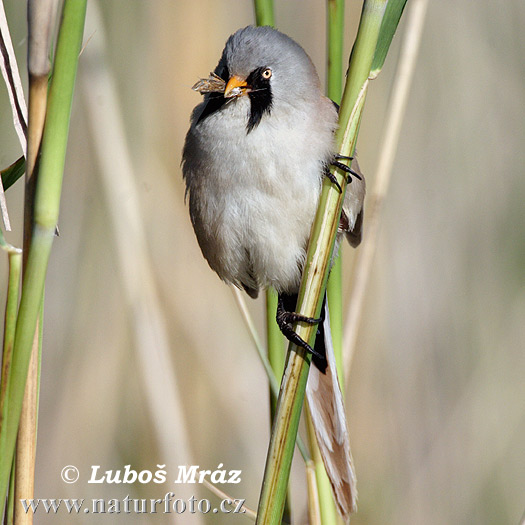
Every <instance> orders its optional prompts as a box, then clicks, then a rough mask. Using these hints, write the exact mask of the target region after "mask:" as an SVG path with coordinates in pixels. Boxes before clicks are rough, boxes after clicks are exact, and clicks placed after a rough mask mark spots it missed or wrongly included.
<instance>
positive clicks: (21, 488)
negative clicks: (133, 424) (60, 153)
mask: <svg viewBox="0 0 525 525" xmlns="http://www.w3.org/2000/svg"><path fill="white" fill-rule="evenodd" d="M27 11H28V12H27V21H28V42H29V44H28V73H29V75H28V76H29V120H28V133H27V135H28V137H27V138H28V142H27V161H26V180H25V205H24V261H23V268H24V271H25V268H26V266H27V254H28V253H29V250H30V246H31V235H32V226H33V218H34V201H35V190H36V183H37V175H38V174H37V169H36V166H37V157H38V152H39V150H40V143H41V140H42V134H43V130H44V122H45V116H46V108H47V88H48V77H49V72H50V62H49V58H48V57H49V48H50V40H51V34H52V29H53V27H54V15H55V12H56V1H55V0H44V1H42V0H39V1H35V0H30V1H29V2H28V9H27ZM40 308H41V310H42V309H43V298H42V301H41V307H40ZM41 319H42V315H40V320H38V321H37V326H36V329H35V334H34V339H33V345H32V350H31V358H30V363H29V370H28V375H27V382H26V387H25V392H24V400H23V403H22V413H21V416H20V424H19V428H18V436H17V445H16V460H15V499H16V500H19V499H22V498H23V499H31V498H33V494H34V480H35V460H36V435H37V413H38V391H39V366H38V363H39V362H40V356H41V350H42V344H41V343H42V339H41ZM15 521H16V523H17V525H24V524H31V523H32V522H33V515H32V514H31V513H25V512H23V511H22V508H21V507H20V506H15Z"/></svg>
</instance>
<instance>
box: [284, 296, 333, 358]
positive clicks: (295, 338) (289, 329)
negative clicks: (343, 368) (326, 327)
mask: <svg viewBox="0 0 525 525" xmlns="http://www.w3.org/2000/svg"><path fill="white" fill-rule="evenodd" d="M322 320H323V319H322V318H315V317H308V316H306V315H301V314H298V313H297V312H288V311H287V310H286V309H285V308H284V302H283V299H282V296H281V295H279V302H278V303H277V315H276V321H277V324H278V325H279V329H280V330H281V332H282V333H283V335H284V336H285V337H286V339H288V341H290V342H292V343H294V344H295V345H297V346H299V347H301V348H304V349H305V350H306V351H307V352H309V353H310V354H312V355H314V356H316V357H317V358H319V359H324V356H322V355H321V354H319V353H318V352H316V351H315V350H314V349H313V348H312V347H311V346H310V345H309V344H308V343H307V342H306V341H305V340H304V339H303V338H302V337H301V336H299V335H297V333H296V332H295V330H294V329H293V326H292V323H295V322H296V321H302V322H304V323H308V324H319V323H320V322H321V321H322Z"/></svg>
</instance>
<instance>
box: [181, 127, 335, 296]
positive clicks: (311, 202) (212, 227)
mask: <svg viewBox="0 0 525 525" xmlns="http://www.w3.org/2000/svg"><path fill="white" fill-rule="evenodd" d="M279 124H280V122H279V120H278V119H276V118H273V119H272V121H271V127H270V125H269V124H268V125H265V123H264V122H262V123H261V124H260V125H259V127H257V128H256V129H255V130H253V131H252V132H251V133H249V134H246V129H245V127H243V126H239V127H238V128H236V129H232V128H226V127H224V126H221V122H220V120H219V121H218V122H213V119H211V118H209V119H206V122H203V123H202V125H201V126H200V129H199V135H198V138H197V137H196V136H193V137H189V139H188V142H187V145H186V147H187V148H188V147H189V148H195V149H196V150H197V151H192V155H191V156H188V157H187V158H192V159H193V158H199V159H200V160H199V162H198V163H192V165H188V163H187V162H188V161H186V163H185V166H184V171H185V177H186V182H187V187H188V192H189V197H190V213H191V218H192V222H193V225H194V228H195V231H196V234H197V238H198V240H199V244H200V246H201V249H202V252H203V254H204V256H205V258H206V259H207V260H208V262H209V264H210V266H211V267H212V268H213V269H214V270H215V271H216V272H217V273H218V274H219V276H220V277H221V278H222V279H223V280H225V281H227V282H230V283H233V284H235V285H237V286H243V287H244V288H246V289H247V291H248V292H249V293H251V295H255V294H256V291H257V290H258V289H259V288H260V287H266V286H273V287H275V288H276V289H277V290H278V291H286V292H294V291H296V290H297V289H298V286H299V282H300V277H301V271H302V267H303V264H304V259H305V254H306V247H307V241H308V237H309V235H310V229H311V225H312V221H313V218H314V216H315V211H316V208H317V202H318V199H319V193H320V188H321V178H322V168H323V162H324V161H325V160H326V159H325V157H327V153H326V152H325V151H319V149H318V148H312V147H311V145H310V144H308V141H306V142H307V143H305V141H304V140H300V139H301V137H303V138H304V136H305V134H304V131H302V130H294V129H289V127H284V126H282V127H280V126H279ZM296 137H297V138H296ZM235 142H237V144H242V147H239V146H237V147H233V145H234V143H235ZM317 142H318V143H319V141H317ZM321 142H322V141H321ZM328 143H329V144H330V142H328ZM209 145H211V147H212V148H213V151H210V150H209V149H208V148H209V147H210V146H209ZM324 149H326V150H328V149H329V148H326V147H325V148H324ZM197 164H198V165H197Z"/></svg>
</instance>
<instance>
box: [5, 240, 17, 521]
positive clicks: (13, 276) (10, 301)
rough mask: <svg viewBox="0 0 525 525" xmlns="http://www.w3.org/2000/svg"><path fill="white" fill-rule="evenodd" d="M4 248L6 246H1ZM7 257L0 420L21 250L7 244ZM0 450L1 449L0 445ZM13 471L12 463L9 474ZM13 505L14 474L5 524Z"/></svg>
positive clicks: (10, 517) (7, 368) (8, 365)
mask: <svg viewBox="0 0 525 525" xmlns="http://www.w3.org/2000/svg"><path fill="white" fill-rule="evenodd" d="M3 248H4V249H5V248H6V246H3ZM7 251H8V257H9V279H8V285H7V300H6V307H5V317H4V345H3V354H2V374H1V380H0V421H2V420H4V419H5V418H6V416H7V411H8V410H9V407H8V404H7V403H6V402H5V401H6V397H5V394H6V391H7V385H8V382H9V376H10V370H11V359H12V351H13V343H14V336H15V328H16V315H17V311H18V297H19V293H20V272H21V267H22V251H21V250H20V249H19V248H14V247H12V246H9V247H8V248H7ZM0 450H3V447H2V445H0ZM13 472H14V464H13V466H12V468H11V474H13ZM14 505H15V485H14V475H12V476H11V479H10V483H9V490H8V497H7V509H6V516H5V521H6V525H10V524H12V523H13V516H14Z"/></svg>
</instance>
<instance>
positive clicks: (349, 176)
mask: <svg viewBox="0 0 525 525" xmlns="http://www.w3.org/2000/svg"><path fill="white" fill-rule="evenodd" d="M341 160H347V161H349V162H352V160H354V157H346V156H345V155H335V157H334V160H333V161H332V162H331V165H332V166H334V167H336V168H338V169H340V170H341V171H344V172H345V173H346V177H347V182H348V183H351V182H352V175H353V176H354V177H355V178H356V179H359V180H363V179H362V177H361V175H360V174H359V173H357V171H354V170H353V169H352V168H350V167H349V166H347V165H346V164H343V163H342V162H339V161H341ZM330 175H332V174H331V173H330ZM332 177H334V176H333V175H332ZM334 179H335V177H334ZM330 180H331V181H332V182H333V180H332V179H331V178H330ZM336 182H337V181H336ZM337 186H338V187H339V189H341V186H339V184H338V183H337Z"/></svg>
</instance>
